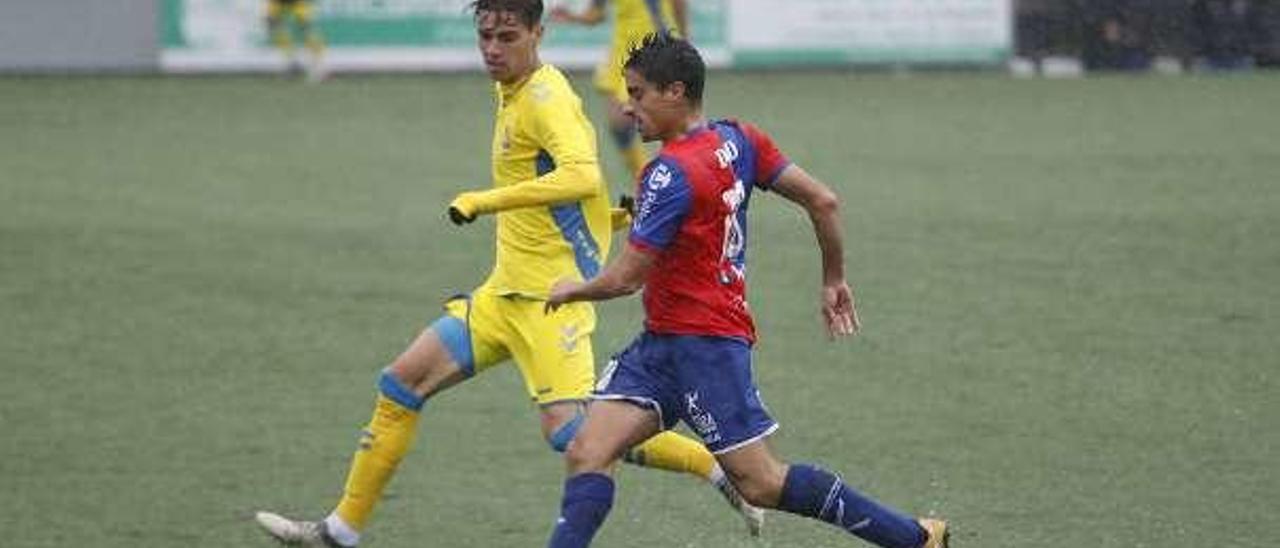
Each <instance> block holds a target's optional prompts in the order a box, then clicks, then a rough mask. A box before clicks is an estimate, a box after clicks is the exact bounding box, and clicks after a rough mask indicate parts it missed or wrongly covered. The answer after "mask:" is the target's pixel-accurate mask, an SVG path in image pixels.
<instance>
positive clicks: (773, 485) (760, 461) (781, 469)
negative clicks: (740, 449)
mask: <svg viewBox="0 0 1280 548" xmlns="http://www.w3.org/2000/svg"><path fill="white" fill-rule="evenodd" d="M744 456H745V455H741V456H738V458H736V459H724V460H722V461H721V466H722V467H723V468H724V470H725V473H726V474H727V475H728V476H729V481H731V482H733V486H734V487H736V488H737V489H738V493H740V494H741V495H742V498H743V499H746V501H747V502H749V503H751V504H752V505H753V506H759V507H761V508H777V506H778V501H779V500H780V499H781V498H782V487H783V484H785V483H786V481H787V465H786V464H785V463H783V462H781V461H779V460H777V459H775V458H773V456H772V455H771V454H769V453H767V452H760V453H757V454H755V455H751V456H750V458H743V457H744Z"/></svg>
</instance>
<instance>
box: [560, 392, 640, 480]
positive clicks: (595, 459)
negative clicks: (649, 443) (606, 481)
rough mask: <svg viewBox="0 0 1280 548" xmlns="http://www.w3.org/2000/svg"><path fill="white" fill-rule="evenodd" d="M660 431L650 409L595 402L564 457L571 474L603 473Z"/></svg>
mask: <svg viewBox="0 0 1280 548" xmlns="http://www.w3.org/2000/svg"><path fill="white" fill-rule="evenodd" d="M658 431H659V430H658V421H657V420H656V419H655V417H654V412H653V411H652V410H651V409H647V408H644V407H641V406H638V405H635V404H633V403H631V402H628V401H622V400H597V401H593V402H591V404H590V405H589V406H588V407H587V418H586V420H584V421H583V423H582V427H581V429H580V430H578V436H577V437H575V438H574V440H573V443H572V444H570V445H569V450H568V452H567V454H566V456H565V458H566V459H567V461H568V464H569V472H570V473H571V474H580V473H585V472H604V471H605V470H607V469H608V468H609V467H610V466H611V465H612V464H613V463H614V462H616V461H617V460H618V459H620V458H622V455H623V453H626V451H627V450H628V449H631V448H632V447H634V446H636V445H638V444H639V443H641V442H643V441H644V440H647V439H649V438H651V437H653V436H654V435H656V434H657V433H658Z"/></svg>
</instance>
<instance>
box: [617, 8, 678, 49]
mask: <svg viewBox="0 0 1280 548" xmlns="http://www.w3.org/2000/svg"><path fill="white" fill-rule="evenodd" d="M613 4H614V6H613V10H614V15H613V25H614V27H613V46H614V48H615V49H622V50H624V51H625V50H629V49H630V48H631V47H632V45H634V44H636V43H639V42H640V40H641V39H643V38H644V37H645V35H648V34H652V33H655V32H658V31H667V32H670V33H673V34H679V29H678V28H677V27H676V16H675V8H674V7H673V6H672V5H671V0H614V2H613Z"/></svg>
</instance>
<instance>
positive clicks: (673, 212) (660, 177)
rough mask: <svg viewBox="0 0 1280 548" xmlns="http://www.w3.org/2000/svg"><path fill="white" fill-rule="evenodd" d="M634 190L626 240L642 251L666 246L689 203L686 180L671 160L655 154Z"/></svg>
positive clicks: (688, 190) (688, 189)
mask: <svg viewBox="0 0 1280 548" xmlns="http://www.w3.org/2000/svg"><path fill="white" fill-rule="evenodd" d="M636 190H637V197H636V206H635V207H636V213H635V218H634V219H633V220H632V222H631V235H630V237H629V238H628V240H629V241H630V242H631V243H632V244H633V245H635V246H637V247H639V248H640V249H641V250H644V251H649V252H654V251H661V250H663V249H666V248H667V246H669V245H671V242H672V240H674V239H675V236H676V234H677V233H678V232H680V225H681V224H683V223H684V218H685V215H686V214H687V213H688V212H689V208H690V206H691V205H692V204H693V192H692V190H691V189H690V188H689V182H688V180H686V178H685V176H684V173H683V172H682V171H681V170H680V168H679V167H678V166H677V165H676V164H675V163H674V162H671V161H669V160H667V159H665V158H658V159H657V160H654V161H653V162H652V163H650V164H649V167H648V168H646V170H645V172H644V173H643V174H642V176H641V179H640V184H639V186H638V187H637V189H636Z"/></svg>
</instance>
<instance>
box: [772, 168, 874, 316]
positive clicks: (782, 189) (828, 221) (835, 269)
mask: <svg viewBox="0 0 1280 548" xmlns="http://www.w3.org/2000/svg"><path fill="white" fill-rule="evenodd" d="M770 188H771V189H772V190H774V191H775V192H777V193H778V194H779V195H781V196H782V197H784V198H786V199H788V200H790V201H792V202H794V203H796V204H798V205H800V207H803V208H804V209H805V211H806V212H808V214H809V220H810V221H812V222H813V232H814V234H815V235H816V236H817V238H818V249H819V250H820V251H821V252H822V303H821V304H822V317H823V320H824V322H825V323H826V326H827V334H828V335H830V336H831V337H832V338H835V337H841V336H845V335H853V334H855V333H857V332H858V329H860V328H861V327H862V325H861V322H860V321H859V320H858V310H857V308H856V307H855V305H854V301H853V291H852V290H851V289H849V284H848V283H847V282H846V281H845V278H844V240H843V237H842V236H841V230H840V199H839V198H838V197H837V196H836V193H835V192H833V191H832V190H831V189H830V188H829V187H827V185H824V184H822V183H821V182H819V181H818V180H817V179H814V178H813V177H812V176H811V175H809V174H808V173H806V172H805V170H803V169H801V168H800V166H797V165H795V164H792V165H790V166H787V168H786V169H784V170H783V171H782V173H781V174H779V175H778V178H777V180H775V181H774V183H773V185H771V186H770Z"/></svg>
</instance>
